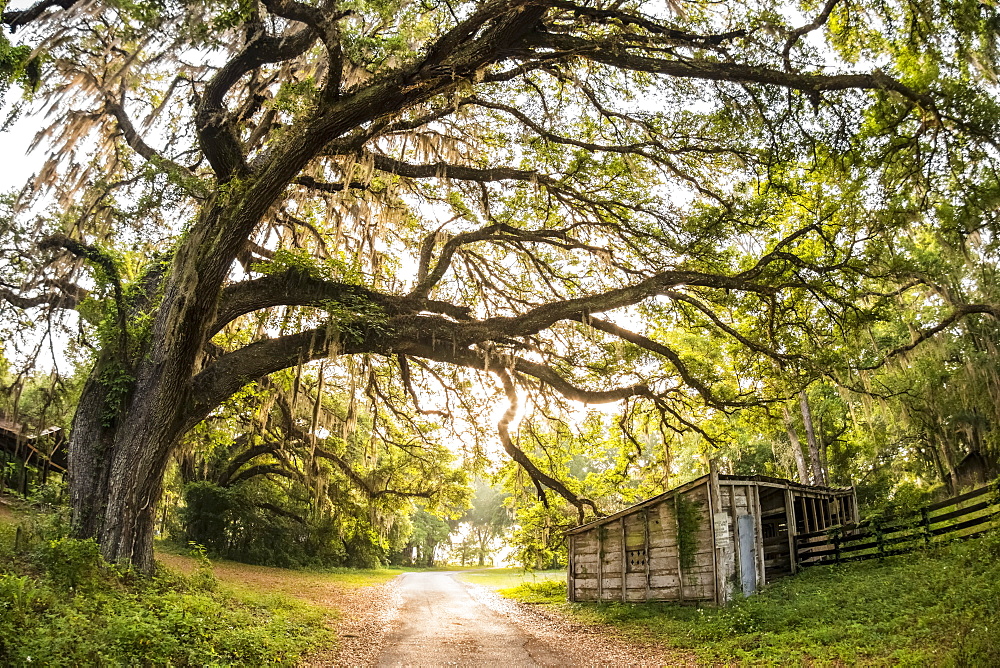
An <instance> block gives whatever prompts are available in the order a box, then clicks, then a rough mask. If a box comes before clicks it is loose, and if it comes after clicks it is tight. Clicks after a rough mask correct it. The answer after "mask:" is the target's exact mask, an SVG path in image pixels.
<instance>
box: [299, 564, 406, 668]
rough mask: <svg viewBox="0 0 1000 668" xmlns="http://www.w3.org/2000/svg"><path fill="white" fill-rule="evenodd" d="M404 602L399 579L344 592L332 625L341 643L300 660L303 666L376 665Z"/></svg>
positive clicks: (313, 667)
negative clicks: (400, 593) (338, 613)
mask: <svg viewBox="0 0 1000 668" xmlns="http://www.w3.org/2000/svg"><path fill="white" fill-rule="evenodd" d="M401 604H402V601H401V600H400V595H399V585H398V580H391V581H389V582H386V583H384V584H381V585H373V586H370V587H364V588H361V589H355V590H353V591H351V592H345V593H344V595H343V596H342V597H341V598H340V600H339V601H338V603H337V607H338V609H339V611H340V614H341V617H340V619H338V620H336V622H335V623H334V625H333V628H334V631H335V632H336V633H337V636H338V638H339V639H340V643H339V645H338V646H337V647H330V648H326V649H324V650H321V651H319V652H316V653H314V654H312V655H310V656H308V657H305V659H303V660H302V661H300V663H299V665H300V666H309V667H310V668H315V667H319V666H324V667H325V666H373V665H375V662H376V660H377V659H378V656H379V655H380V654H381V653H382V649H383V647H384V646H385V640H386V636H387V635H388V634H389V632H390V631H391V630H392V628H393V627H394V626H395V624H396V622H397V617H398V615H399V609H400V606H401Z"/></svg>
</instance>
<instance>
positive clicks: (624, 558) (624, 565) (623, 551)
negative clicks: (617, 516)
mask: <svg viewBox="0 0 1000 668" xmlns="http://www.w3.org/2000/svg"><path fill="white" fill-rule="evenodd" d="M625 517H626V516H625V515H622V549H621V555H622V603H624V602H625V601H627V600H628V589H627V588H626V585H625V581H626V580H627V579H628V578H626V577H625V576H626V574H627V573H628V557H627V555H626V550H627V549H628V547H627V546H626V544H625V540H626V538H625Z"/></svg>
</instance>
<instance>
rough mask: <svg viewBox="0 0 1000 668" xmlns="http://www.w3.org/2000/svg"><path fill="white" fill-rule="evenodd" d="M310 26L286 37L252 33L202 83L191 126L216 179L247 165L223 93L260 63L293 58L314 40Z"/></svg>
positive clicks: (224, 178) (243, 171)
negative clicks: (231, 57)
mask: <svg viewBox="0 0 1000 668" xmlns="http://www.w3.org/2000/svg"><path fill="white" fill-rule="evenodd" d="M316 38H317V35H316V33H315V31H314V30H313V29H312V28H303V29H302V30H299V31H297V32H295V33H292V34H291V35H288V36H286V37H271V36H269V35H266V34H264V33H262V32H258V33H256V34H255V35H254V36H253V37H251V39H250V41H249V42H248V43H247V45H246V46H245V47H244V48H243V51H241V52H240V53H239V54H238V55H237V56H236V57H235V58H233V59H232V60H230V61H229V62H228V63H226V64H225V65H224V66H223V67H222V68H221V69H220V70H219V71H218V72H216V74H215V76H214V77H212V79H211V80H210V81H209V82H208V85H207V86H206V87H205V93H204V95H203V96H202V98H201V101H200V103H199V104H198V108H197V110H196V111H195V126H196V127H197V129H198V141H199V144H200V145H201V150H202V153H203V154H204V155H205V158H206V159H207V160H208V163H209V164H210V165H211V166H212V169H213V170H214V171H215V173H216V176H217V177H218V178H219V180H220V181H228V180H229V179H231V178H233V177H234V176H237V175H240V174H246V173H247V172H248V171H249V167H248V166H247V164H246V155H245V152H244V149H243V147H242V146H241V144H240V141H239V137H238V136H237V133H236V130H235V129H234V128H233V126H232V121H231V119H230V118H229V114H228V113H227V110H226V107H225V97H226V94H227V93H228V92H229V90H230V89H231V88H232V87H233V86H234V85H236V82H237V81H239V80H240V79H241V78H242V77H243V75H245V74H247V73H248V72H250V71H252V70H254V69H255V68H257V67H260V66H261V65H265V64H268V63H279V62H283V61H286V60H291V59H293V58H297V57H298V56H300V55H302V54H303V53H305V52H306V51H307V50H308V49H309V47H310V46H312V44H313V43H314V42H315V41H316Z"/></svg>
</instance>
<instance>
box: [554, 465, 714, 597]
mask: <svg viewBox="0 0 1000 668" xmlns="http://www.w3.org/2000/svg"><path fill="white" fill-rule="evenodd" d="M677 497H680V498H682V499H683V501H681V503H684V502H685V501H686V502H688V503H691V504H693V506H692V508H694V510H695V514H696V515H697V523H696V528H695V529H694V531H693V532H691V539H692V540H691V542H692V547H691V550H690V558H689V559H688V560H687V561H688V562H689V563H687V564H685V567H683V568H682V564H681V555H680V553H679V550H678V541H677V536H678V524H677V511H676V504H677V501H676V498H677ZM710 518H711V514H710V512H709V501H708V485H707V484H702V485H699V486H697V487H695V488H693V489H689V490H686V491H684V492H681V493H679V494H678V495H676V496H671V497H667V498H665V499H663V500H661V501H659V502H658V503H656V504H653V505H650V506H647V507H645V508H639V509H637V510H636V511H635V512H632V513H629V514H627V515H625V516H623V517H621V518H618V519H615V520H612V521H610V522H607V523H605V524H601V525H599V526H595V527H593V528H591V529H589V530H587V531H582V532H580V533H577V534H574V535H573V536H572V542H571V549H572V555H571V566H572V571H571V575H570V582H571V585H572V587H573V600H575V601H596V600H603V601H615V600H617V601H622V600H624V601H664V600H668V601H669V600H689V601H694V600H711V599H713V598H714V597H715V589H714V586H715V569H714V554H713V553H714V543H713V531H712V525H711V523H710ZM623 539H624V540H623ZM623 577H624V587H623V583H622V578H623Z"/></svg>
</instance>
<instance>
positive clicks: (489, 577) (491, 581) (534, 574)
mask: <svg viewBox="0 0 1000 668" xmlns="http://www.w3.org/2000/svg"><path fill="white" fill-rule="evenodd" d="M458 578H459V579H461V580H464V581H466V582H468V583H470V584H475V585H480V586H481V587H489V588H490V589H508V588H511V587H517V586H518V585H521V584H524V583H526V582H527V583H544V582H551V581H561V582H565V581H566V571H564V570H557V571H526V570H524V569H523V568H488V569H484V570H475V571H465V572H463V573H462V574H461V575H459V576H458ZM565 591H566V590H565V589H563V592H564V593H565Z"/></svg>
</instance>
